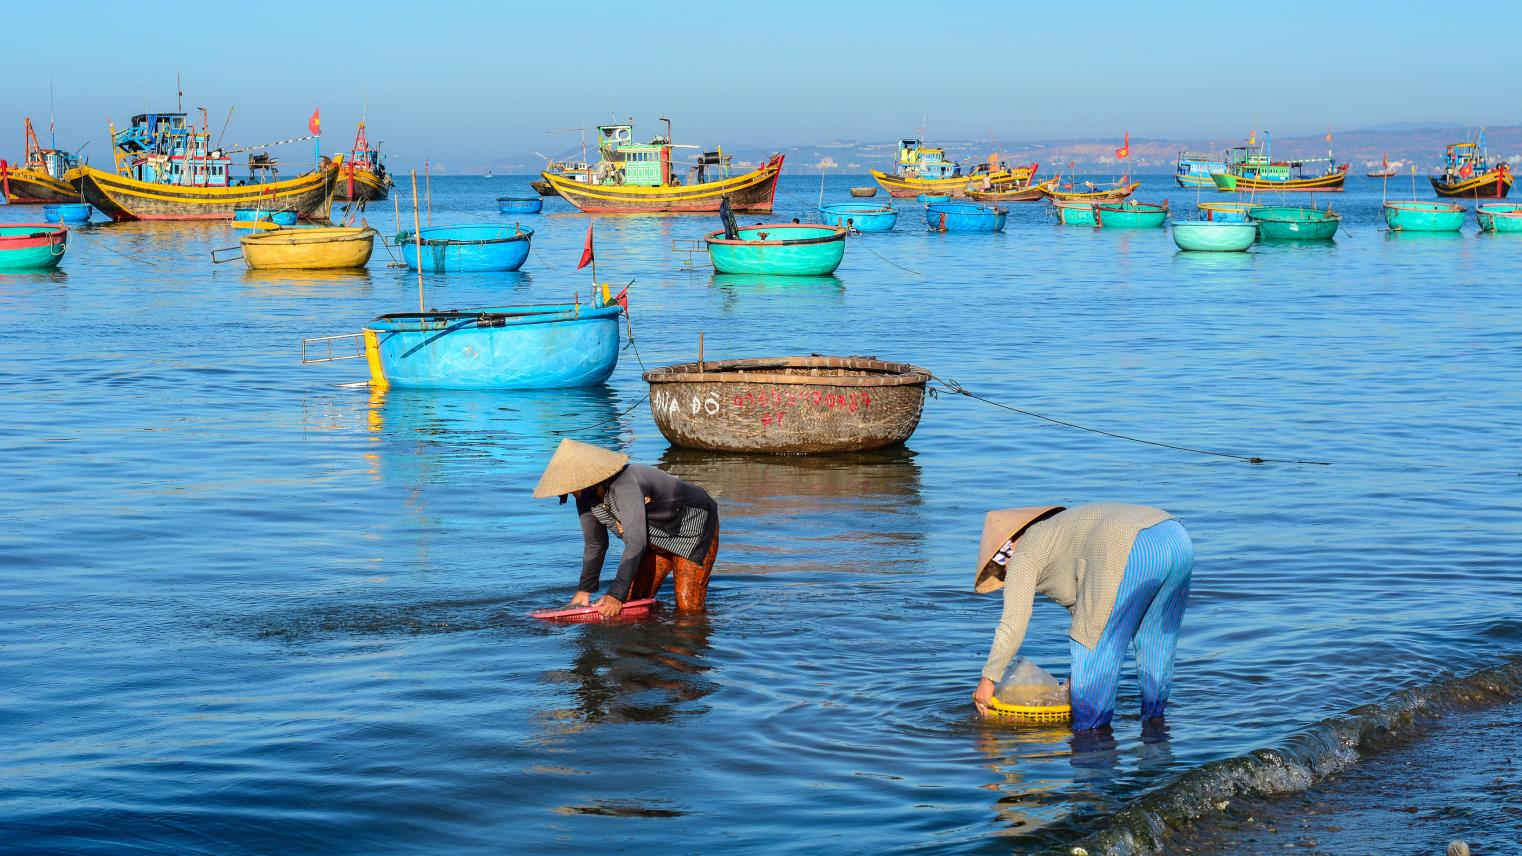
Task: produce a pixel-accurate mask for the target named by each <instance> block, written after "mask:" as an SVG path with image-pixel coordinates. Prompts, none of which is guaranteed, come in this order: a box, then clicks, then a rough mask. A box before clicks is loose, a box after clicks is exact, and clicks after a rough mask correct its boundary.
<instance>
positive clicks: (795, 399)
mask: <svg viewBox="0 0 1522 856" xmlns="http://www.w3.org/2000/svg"><path fill="white" fill-rule="evenodd" d="M929 380H930V372H928V371H926V370H924V369H922V368H919V367H917V366H912V365H909V364H908V363H890V362H884V361H882V360H877V359H873V358H871V357H819V356H812V357H761V358H758V359H749V360H718V361H711V362H703V363H685V364H683V365H676V366H664V367H662V368H658V369H655V370H654V371H649V372H646V373H645V381H646V382H647V383H649V384H650V411H651V413H652V414H653V415H654V416H655V424H656V426H657V427H659V428H660V429H661V433H662V434H664V435H666V439H667V440H670V441H671V444H672V445H673V446H679V447H683V448H688V449H708V450H710V451H720V452H761V453H766V454H784V455H786V454H795V455H796V454H813V453H820V452H859V451H864V450H867V449H881V448H884V447H887V446H896V445H898V444H900V443H903V442H904V441H905V440H907V439H909V435H911V434H913V433H914V429H915V427H916V426H918V425H919V422H920V413H921V412H923V410H924V408H925V384H926V383H927V382H929Z"/></svg>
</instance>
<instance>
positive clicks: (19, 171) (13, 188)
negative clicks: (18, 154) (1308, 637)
mask: <svg viewBox="0 0 1522 856" xmlns="http://www.w3.org/2000/svg"><path fill="white" fill-rule="evenodd" d="M24 157H25V160H23V161H22V162H21V163H20V164H13V163H6V162H5V161H0V193H3V194H4V197H5V200H6V201H7V202H11V203H29V202H78V201H79V191H78V190H75V189H74V186H73V185H71V184H69V180H68V175H69V171H70V170H73V169H75V168H77V167H78V166H79V158H78V157H76V156H75V155H73V154H71V153H70V152H66V151H62V150H60V149H56V148H55V149H45V148H43V147H42V144H41V143H39V142H38V141H37V132H36V131H34V130H33V129H32V120H31V119H27V120H26V152H25V155H24Z"/></svg>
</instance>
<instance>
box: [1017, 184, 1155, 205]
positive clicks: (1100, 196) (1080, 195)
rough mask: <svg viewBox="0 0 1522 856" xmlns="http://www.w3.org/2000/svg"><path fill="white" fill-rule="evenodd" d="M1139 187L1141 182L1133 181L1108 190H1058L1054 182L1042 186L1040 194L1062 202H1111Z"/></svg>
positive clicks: (1123, 197) (1128, 194) (1122, 197)
mask: <svg viewBox="0 0 1522 856" xmlns="http://www.w3.org/2000/svg"><path fill="white" fill-rule="evenodd" d="M1138 187H1141V182H1139V181H1133V182H1131V183H1130V184H1127V185H1124V186H1121V187H1112V188H1110V189H1108V190H1060V189H1058V188H1057V185H1056V184H1055V183H1054V184H1053V185H1052V186H1051V187H1044V188H1042V190H1041V195H1042V196H1045V197H1046V198H1047V199H1051V200H1053V201H1056V200H1061V201H1063V202H1111V201H1115V200H1118V199H1125V198H1126V197H1128V196H1130V195H1131V194H1133V193H1135V192H1136V188H1138Z"/></svg>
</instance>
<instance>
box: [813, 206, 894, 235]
mask: <svg viewBox="0 0 1522 856" xmlns="http://www.w3.org/2000/svg"><path fill="white" fill-rule="evenodd" d="M819 218H820V220H821V221H822V222H824V224H825V225H827V226H844V225H846V221H847V220H850V221H851V225H852V226H854V227H856V230H857V231H858V232H891V231H893V227H894V225H895V224H897V223H898V209H897V208H894V207H893V206H892V205H878V204H876V203H873V202H837V203H835V204H833V205H824V206H821V207H820V209H819Z"/></svg>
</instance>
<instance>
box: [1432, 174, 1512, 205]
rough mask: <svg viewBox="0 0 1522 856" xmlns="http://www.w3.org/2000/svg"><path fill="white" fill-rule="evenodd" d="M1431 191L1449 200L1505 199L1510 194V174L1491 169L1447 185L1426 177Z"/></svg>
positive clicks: (1433, 177)
mask: <svg viewBox="0 0 1522 856" xmlns="http://www.w3.org/2000/svg"><path fill="white" fill-rule="evenodd" d="M1427 180H1428V181H1430V182H1432V189H1433V190H1435V191H1437V195H1438V196H1442V197H1445V198H1449V199H1456V198H1462V199H1505V198H1506V194H1508V193H1510V192H1511V181H1512V179H1511V172H1510V171H1509V170H1508V171H1506V172H1502V171H1501V170H1499V169H1493V170H1491V171H1490V172H1487V173H1484V174H1483V175H1476V176H1473V177H1470V178H1467V179H1464V180H1461V181H1455V182H1452V183H1448V182H1445V181H1443V180H1442V179H1441V178H1438V177H1437V176H1428V178H1427Z"/></svg>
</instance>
